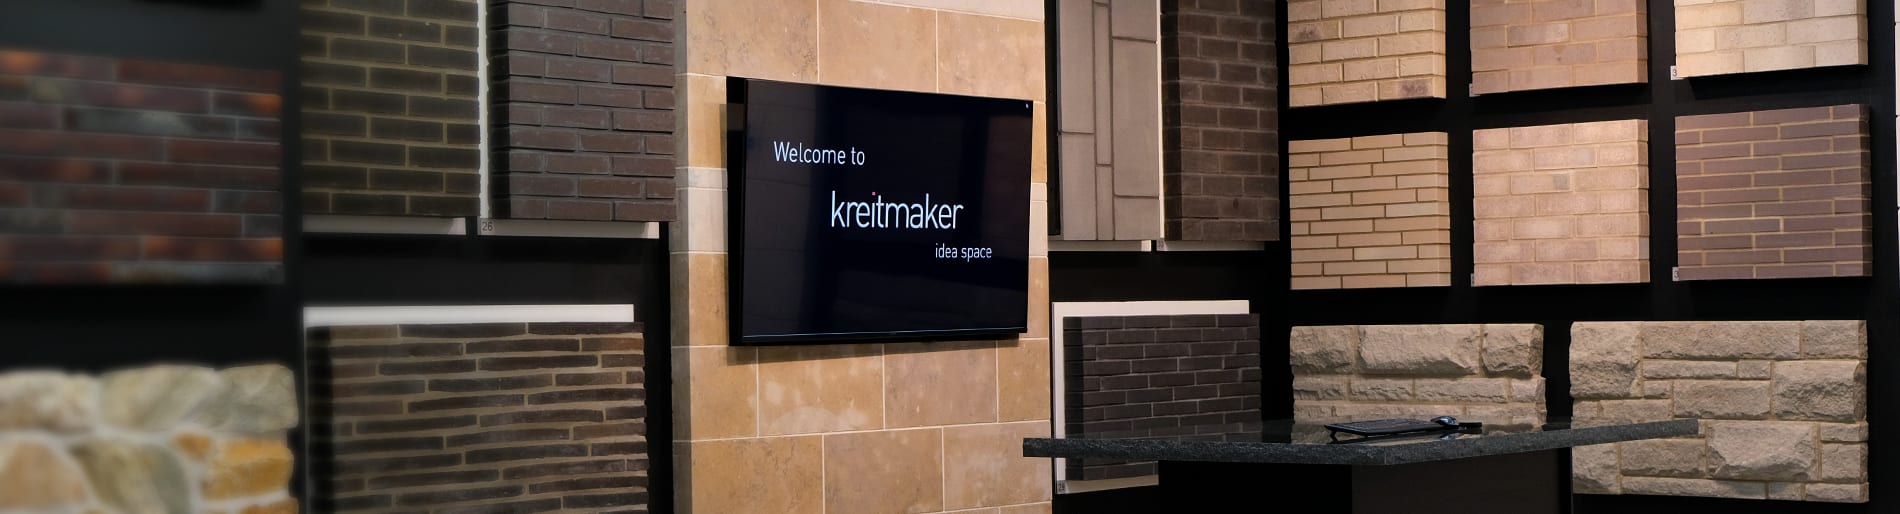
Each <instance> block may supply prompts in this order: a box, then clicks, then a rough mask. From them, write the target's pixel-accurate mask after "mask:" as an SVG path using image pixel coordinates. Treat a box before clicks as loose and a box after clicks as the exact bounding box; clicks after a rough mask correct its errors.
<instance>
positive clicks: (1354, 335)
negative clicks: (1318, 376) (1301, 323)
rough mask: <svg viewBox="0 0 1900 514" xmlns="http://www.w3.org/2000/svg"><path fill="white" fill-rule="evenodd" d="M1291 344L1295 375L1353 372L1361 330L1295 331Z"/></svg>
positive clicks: (1336, 328) (1353, 328)
mask: <svg viewBox="0 0 1900 514" xmlns="http://www.w3.org/2000/svg"><path fill="white" fill-rule="evenodd" d="M1288 344H1289V345H1291V348H1290V350H1289V352H1288V358H1289V360H1290V364H1291V365H1292V366H1293V369H1294V371H1295V372H1301V371H1306V372H1313V373H1344V372H1346V371H1348V370H1350V369H1352V365H1353V360H1354V356H1356V355H1358V352H1359V327H1357V326H1352V325H1345V326H1324V327H1293V337H1292V338H1291V339H1289V340H1288Z"/></svg>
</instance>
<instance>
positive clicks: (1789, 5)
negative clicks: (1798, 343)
mask: <svg viewBox="0 0 1900 514" xmlns="http://www.w3.org/2000/svg"><path fill="white" fill-rule="evenodd" d="M1853 64H1867V4H1866V2H1864V1H1859V0H1676V69H1677V72H1678V73H1680V74H1681V75H1682V76H1683V77H1701V76H1705V75H1724V74H1730V73H1752V72H1758V71H1771V70H1791V69H1799V68H1815V67H1821V66H1843V65H1853Z"/></svg>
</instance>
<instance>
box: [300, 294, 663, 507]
mask: <svg viewBox="0 0 1900 514" xmlns="http://www.w3.org/2000/svg"><path fill="white" fill-rule="evenodd" d="M642 341H643V338H642V335H641V329H640V327H639V325H637V324H624V323H494V324H473V325H400V326H395V325H390V326H352V327H329V328H317V329H313V330H312V331H311V334H310V353H311V361H312V362H313V367H315V368H317V371H315V372H313V377H312V382H313V395H314V398H313V400H312V403H313V406H312V410H313V411H315V412H318V413H320V414H319V415H318V419H321V420H323V423H321V424H318V425H317V426H316V427H314V428H313V432H314V433H313V440H314V442H315V445H314V447H313V449H312V455H313V457H314V458H316V459H317V460H318V461H319V462H323V463H326V464H327V465H329V466H331V470H332V471H331V473H330V475H329V476H327V477H325V478H326V479H328V480H330V485H331V489H330V493H331V494H330V495H329V496H328V497H322V498H317V499H316V502H314V505H316V507H317V508H318V509H320V510H324V511H326V512H327V511H330V510H332V509H334V510H335V511H348V512H409V511H418V510H421V511H433V512H460V511H463V510H466V509H470V508H478V507H479V508H491V509H501V510H507V509H515V510H520V511H533V512H542V511H563V512H582V511H586V512H592V511H593V509H597V508H600V507H620V508H624V509H633V510H635V511H639V510H641V509H644V508H645V506H646V503H647V498H648V496H647V494H648V493H647V489H646V488H647V468H648V461H647V441H646V437H645V435H646V402H645V400H646V389H645V382H646V376H645V367H644V361H645V359H644V355H643V354H642V348H643V342H642ZM325 414H327V415H325Z"/></svg>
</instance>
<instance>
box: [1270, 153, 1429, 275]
mask: <svg viewBox="0 0 1900 514" xmlns="http://www.w3.org/2000/svg"><path fill="white" fill-rule="evenodd" d="M1445 143H1446V141H1445V134H1444V133H1443V132H1422V133H1416V134H1391V135H1384V136H1367V137H1355V138H1348V139H1321V140H1312V141H1292V142H1289V143H1288V146H1287V152H1288V153H1289V154H1290V157H1289V158H1288V161H1287V163H1288V164H1287V166H1288V170H1287V172H1288V186H1287V188H1288V192H1289V193H1290V194H1289V196H1288V200H1287V201H1288V203H1289V205H1290V206H1291V207H1292V209H1293V210H1292V220H1293V225H1292V232H1293V240H1292V245H1293V266H1292V268H1293V270H1292V271H1293V288H1294V289H1339V288H1360V287H1419V286H1444V285H1450V284H1451V200H1450V196H1449V194H1448V193H1447V189H1446V187H1447V185H1448V181H1449V180H1450V179H1449V164H1448V162H1449V161H1448V160H1447V159H1446V157H1447V152H1448V150H1447V147H1446V146H1445Z"/></svg>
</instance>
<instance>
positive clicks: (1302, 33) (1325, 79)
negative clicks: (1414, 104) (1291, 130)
mask: <svg viewBox="0 0 1900 514" xmlns="http://www.w3.org/2000/svg"><path fill="white" fill-rule="evenodd" d="M1287 21H1288V26H1287V44H1288V45H1289V46H1288V48H1287V50H1288V59H1289V60H1290V62H1289V65H1291V66H1292V67H1291V68H1289V69H1288V70H1287V71H1288V82H1287V83H1288V85H1289V86H1291V87H1292V90H1291V91H1290V92H1289V104H1288V105H1290V106H1292V107H1304V106H1313V105H1334V104H1345V103H1360V102H1374V101H1380V100H1398V99H1404V98H1444V97H1445V21H1446V20H1445V2H1444V0H1325V1H1321V0H1304V1H1297V2H1292V3H1289V4H1287Z"/></svg>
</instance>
